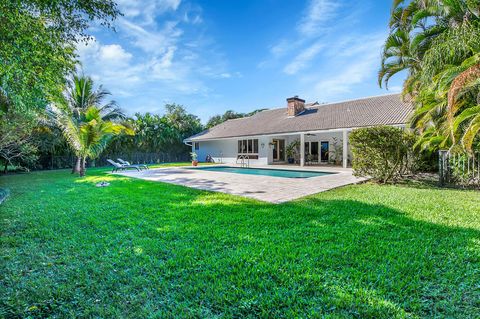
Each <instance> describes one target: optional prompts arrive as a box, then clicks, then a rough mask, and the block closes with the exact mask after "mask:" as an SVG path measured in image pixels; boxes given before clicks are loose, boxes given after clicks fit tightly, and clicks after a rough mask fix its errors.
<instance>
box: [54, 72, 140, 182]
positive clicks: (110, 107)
mask: <svg viewBox="0 0 480 319" xmlns="http://www.w3.org/2000/svg"><path fill="white" fill-rule="evenodd" d="M108 95H110V93H109V92H108V91H106V90H105V89H103V88H102V86H100V87H98V89H96V90H95V89H94V85H93V81H92V79H91V78H90V77H87V76H83V75H81V76H78V75H74V76H73V77H72V80H71V81H69V82H68V84H67V90H66V92H65V97H64V99H63V100H61V101H59V102H58V103H56V104H54V105H52V106H51V108H50V114H51V117H52V118H53V119H54V121H55V123H56V125H57V126H58V127H59V128H60V129H61V130H62V132H63V135H64V137H65V138H66V140H67V142H68V144H69V145H70V147H71V148H72V150H73V152H74V153H75V155H76V157H77V160H76V164H75V167H74V168H73V169H72V174H73V173H79V174H80V176H83V175H84V174H85V161H86V159H87V158H91V159H94V158H97V157H98V156H99V155H100V153H101V152H102V151H103V150H104V149H105V147H106V145H107V142H108V141H109V140H110V139H111V137H112V136H114V135H117V134H119V133H121V132H126V133H127V134H133V131H132V130H131V129H130V128H129V126H128V125H126V124H125V123H121V122H120V121H121V120H123V119H124V118H125V115H124V114H123V112H122V111H121V109H120V108H119V107H118V106H117V104H116V103H115V102H114V101H109V102H107V103H106V104H102V103H103V100H104V99H105V98H106V97H107V96H108Z"/></svg>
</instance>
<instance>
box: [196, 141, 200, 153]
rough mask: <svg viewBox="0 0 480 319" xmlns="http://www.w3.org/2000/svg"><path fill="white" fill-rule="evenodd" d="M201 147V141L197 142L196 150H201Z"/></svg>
mask: <svg viewBox="0 0 480 319" xmlns="http://www.w3.org/2000/svg"><path fill="white" fill-rule="evenodd" d="M199 149H200V142H195V150H196V151H197V150H199Z"/></svg>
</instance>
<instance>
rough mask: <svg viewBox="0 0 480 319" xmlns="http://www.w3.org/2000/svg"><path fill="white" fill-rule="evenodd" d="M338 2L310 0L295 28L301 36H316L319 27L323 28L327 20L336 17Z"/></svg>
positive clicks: (332, 0) (333, 0)
mask: <svg viewBox="0 0 480 319" xmlns="http://www.w3.org/2000/svg"><path fill="white" fill-rule="evenodd" d="M340 6H341V5H340V3H339V2H338V1H335V0H312V1H310V4H309V5H308V7H307V9H306V12H305V14H304V16H303V17H302V19H301V20H300V23H299V24H298V25H297V30H298V32H299V33H300V34H301V35H302V36H316V35H318V32H319V30H320V29H322V28H325V27H326V26H327V25H328V22H329V21H331V20H332V19H333V18H335V17H336V15H337V13H338V9H339V8H340Z"/></svg>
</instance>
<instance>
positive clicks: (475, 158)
mask: <svg viewBox="0 0 480 319" xmlns="http://www.w3.org/2000/svg"><path fill="white" fill-rule="evenodd" d="M439 155H440V156H439V165H438V166H439V175H440V184H441V185H448V184H450V185H459V186H464V187H476V188H479V187H480V153H473V154H469V153H450V152H449V151H440V154H439Z"/></svg>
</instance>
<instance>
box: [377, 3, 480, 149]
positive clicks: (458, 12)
mask: <svg viewBox="0 0 480 319" xmlns="http://www.w3.org/2000/svg"><path fill="white" fill-rule="evenodd" d="M479 55H480V0H393V9H392V15H391V19H390V34H389V36H388V38H387V40H386V42H385V47H384V52H383V59H382V64H381V69H380V71H379V77H378V80H379V84H380V86H382V84H385V86H387V85H388V81H389V79H390V78H391V77H392V76H393V75H395V74H397V73H398V72H401V71H407V74H408V75H407V79H406V80H405V82H404V95H405V94H408V95H409V97H410V98H412V101H413V102H414V105H415V107H416V109H415V112H414V114H413V116H412V118H411V126H412V127H413V128H415V129H416V131H417V132H418V133H419V135H420V136H421V138H420V140H419V142H418V143H417V146H420V145H421V148H426V149H430V150H432V149H435V148H437V149H438V148H445V147H453V146H454V145H457V144H461V145H462V146H463V148H464V149H466V150H468V151H471V150H472V147H474V145H475V142H476V141H478V136H479V133H480V114H479V112H480V107H478V105H479V104H480V103H479V102H480V101H477V100H480V98H479V97H480V81H479V77H480V56H479Z"/></svg>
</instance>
